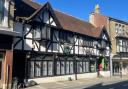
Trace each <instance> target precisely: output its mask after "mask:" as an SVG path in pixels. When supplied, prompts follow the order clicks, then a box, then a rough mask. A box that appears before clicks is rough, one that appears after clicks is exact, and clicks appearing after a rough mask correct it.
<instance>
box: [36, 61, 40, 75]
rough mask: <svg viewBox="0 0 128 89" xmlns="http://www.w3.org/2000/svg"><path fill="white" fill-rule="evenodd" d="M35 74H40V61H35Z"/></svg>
mask: <svg viewBox="0 0 128 89" xmlns="http://www.w3.org/2000/svg"><path fill="white" fill-rule="evenodd" d="M35 76H36V77H40V76H41V62H35Z"/></svg>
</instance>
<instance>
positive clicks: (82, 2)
mask: <svg viewBox="0 0 128 89" xmlns="http://www.w3.org/2000/svg"><path fill="white" fill-rule="evenodd" d="M34 1H35V2H39V3H41V4H43V3H45V2H47V1H48V2H50V4H51V5H52V7H53V8H55V9H57V10H59V11H62V12H65V13H67V14H70V15H72V16H75V17H77V18H80V19H82V20H86V21H88V18H89V14H90V13H91V12H93V11H94V7H95V5H96V4H99V5H100V9H101V14H103V15H106V16H110V17H113V18H117V19H120V20H124V21H128V0H34Z"/></svg>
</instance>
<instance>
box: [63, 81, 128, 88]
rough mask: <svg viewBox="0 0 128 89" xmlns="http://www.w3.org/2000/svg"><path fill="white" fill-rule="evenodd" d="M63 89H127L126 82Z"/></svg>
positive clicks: (127, 84) (127, 82) (127, 83)
mask: <svg viewBox="0 0 128 89" xmlns="http://www.w3.org/2000/svg"><path fill="white" fill-rule="evenodd" d="M63 89H128V81H123V82H118V83H115V82H113V83H112V82H111V84H106V83H99V84H95V85H93V86H89V87H87V86H86V85H85V86H84V85H82V86H77V87H72V88H63Z"/></svg>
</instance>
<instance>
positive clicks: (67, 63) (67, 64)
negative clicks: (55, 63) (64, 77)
mask: <svg viewBox="0 0 128 89" xmlns="http://www.w3.org/2000/svg"><path fill="white" fill-rule="evenodd" d="M66 74H69V61H67V62H66Z"/></svg>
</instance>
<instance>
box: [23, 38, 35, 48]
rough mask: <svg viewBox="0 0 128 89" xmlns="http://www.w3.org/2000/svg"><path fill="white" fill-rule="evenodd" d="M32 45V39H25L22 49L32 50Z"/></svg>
mask: <svg viewBox="0 0 128 89" xmlns="http://www.w3.org/2000/svg"><path fill="white" fill-rule="evenodd" d="M32 48H33V45H32V40H30V39H26V40H25V41H24V50H32Z"/></svg>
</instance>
